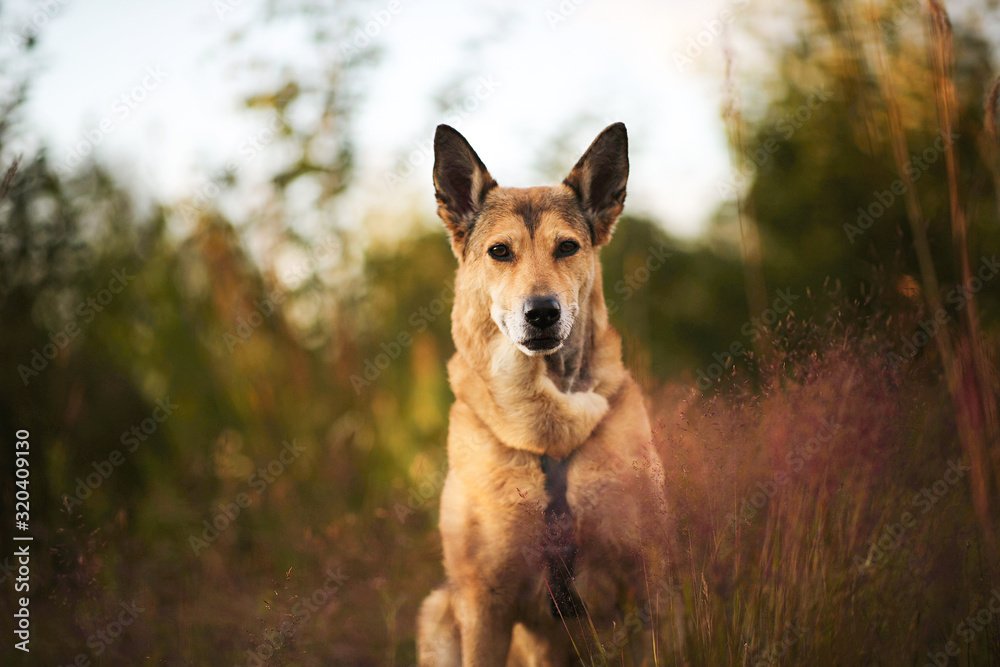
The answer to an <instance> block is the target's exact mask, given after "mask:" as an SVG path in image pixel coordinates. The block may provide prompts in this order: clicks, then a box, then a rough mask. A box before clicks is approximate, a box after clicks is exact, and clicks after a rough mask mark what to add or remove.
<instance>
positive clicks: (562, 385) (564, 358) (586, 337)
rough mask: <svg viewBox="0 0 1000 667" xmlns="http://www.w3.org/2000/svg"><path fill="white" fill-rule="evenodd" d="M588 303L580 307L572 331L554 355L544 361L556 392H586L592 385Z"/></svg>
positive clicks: (591, 339)
mask: <svg viewBox="0 0 1000 667" xmlns="http://www.w3.org/2000/svg"><path fill="white" fill-rule="evenodd" d="M590 311H591V305H590V300H589V299H587V300H585V301H584V302H583V304H581V307H580V310H579V312H578V313H577V316H576V322H574V323H573V331H572V333H570V335H569V338H567V339H566V341H565V342H564V343H563V346H562V347H561V348H559V350H558V351H556V352H553V353H552V354H549V355H547V356H546V357H545V367H546V370H547V371H548V375H549V377H550V378H551V379H552V381H553V382H554V383H555V385H556V387H558V388H559V391H562V392H564V393H569V392H572V391H587V389H589V388H590V386H591V384H593V378H592V376H591V374H590V361H591V356H592V355H593V351H594V338H593V326H592V323H591V321H590V319H591V312H590Z"/></svg>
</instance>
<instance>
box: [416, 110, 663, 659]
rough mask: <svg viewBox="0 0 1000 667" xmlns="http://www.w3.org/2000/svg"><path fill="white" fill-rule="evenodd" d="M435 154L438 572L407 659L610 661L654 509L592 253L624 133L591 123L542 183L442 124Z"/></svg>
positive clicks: (641, 435)
mask: <svg viewBox="0 0 1000 667" xmlns="http://www.w3.org/2000/svg"><path fill="white" fill-rule="evenodd" d="M434 154H435V159H434V187H435V191H436V196H437V201H438V215H439V216H440V217H441V219H442V220H443V221H444V224H445V226H446V227H447V229H448V232H449V233H450V235H451V244H452V249H453V250H454V252H455V255H456V256H457V257H458V263H459V264H458V275H457V277H456V281H455V304H454V310H453V312H452V336H453V337H454V339H455V346H456V348H457V351H456V353H455V356H453V357H452V359H451V361H450V362H449V364H448V373H449V378H450V381H451V387H452V390H453V391H454V393H455V397H456V401H455V404H454V406H453V407H452V409H451V416H450V419H451V422H450V430H449V435H448V464H449V471H448V476H447V480H446V482H445V486H444V490H443V492H442V495H441V519H440V527H441V537H442V540H443V547H444V564H445V570H446V572H447V577H448V581H447V583H446V584H445V585H444V586H443V587H441V588H439V589H438V590H436V591H435V592H433V593H432V594H431V595H430V596H429V597H428V598H427V599H426V600H425V601H424V603H423V606H422V607H421V610H420V617H419V621H418V625H419V627H418V651H419V660H420V664H421V665H426V666H430V665H435V666H436V665H449V666H452V665H454V666H456V667H457V666H458V665H467V666H469V665H476V666H479V665H500V666H502V665H505V664H526V665H527V664H530V665H565V664H569V663H570V662H571V661H573V660H574V656H577V657H580V656H582V657H588V656H589V659H593V660H596V659H598V658H599V657H600V656H601V651H606V650H608V648H607V646H608V644H612V645H613V646H611V647H610V648H611V654H612V655H613V654H615V653H616V652H617V650H618V649H620V648H622V647H623V646H625V645H626V644H628V643H634V642H635V640H636V637H635V635H637V634H642V633H641V632H640V630H642V626H643V625H644V624H645V622H646V621H647V620H648V619H647V618H646V617H644V616H642V614H639V616H638V617H636V616H635V610H636V609H639V605H644V604H646V600H645V594H646V592H647V590H650V589H653V584H651V583H650V579H649V577H650V576H651V575H652V572H654V571H656V570H658V568H657V565H658V563H659V561H660V559H659V558H658V557H652V558H651V557H649V555H648V554H649V551H648V550H644V547H645V546H647V545H648V543H650V542H652V541H653V540H652V539H651V536H652V535H653V534H654V533H656V528H657V526H656V524H657V523H659V521H660V520H661V519H662V518H663V515H664V513H663V488H662V486H663V483H662V468H661V465H660V462H659V459H658V457H657V454H656V452H655V451H654V449H653V447H652V445H651V442H650V441H651V435H650V427H649V420H648V418H647V416H646V410H645V406H644V403H643V397H642V393H641V391H640V390H639V387H638V386H637V385H636V384H635V382H634V381H633V380H632V378H631V377H630V376H629V374H628V372H627V371H626V370H625V368H624V366H623V365H622V359H621V339H620V338H619V336H618V334H617V333H616V332H615V331H614V330H613V329H612V328H611V327H610V325H609V324H608V315H607V309H606V307H605V303H604V292H603V288H602V282H601V265H600V260H599V257H598V251H599V248H600V247H601V246H602V245H604V244H606V243H607V242H608V240H609V239H610V237H611V231H612V228H613V227H614V224H615V221H616V220H617V218H618V215H619V214H620V213H621V211H622V207H623V204H624V200H625V183H626V180H627V178H628V137H627V134H626V131H625V126H624V125H623V124H621V123H616V124H614V125H611V126H610V127H608V128H607V129H605V130H604V131H603V132H602V133H601V134H600V135H599V136H598V137H597V139H595V140H594V143H593V144H591V146H590V148H589V149H587V152H586V153H585V154H584V156H583V157H582V158H580V161H579V162H577V164H576V166H575V167H574V168H573V170H572V171H571V172H570V174H569V176H568V177H567V178H566V180H564V181H563V183H562V184H561V185H558V186H556V187H535V188H501V187H499V186H497V183H496V181H494V180H493V178H492V177H491V176H490V174H489V172H488V171H487V170H486V167H485V166H484V165H483V163H482V161H481V160H480V159H479V156H477V155H476V153H475V151H474V150H473V149H472V147H471V146H470V145H469V143H468V142H467V141H466V140H465V138H464V137H462V135H460V134H459V133H458V132H456V131H455V130H454V129H452V128H451V127H448V126H447V125H441V126H439V127H438V128H437V134H436V136H435V138H434ZM654 553H656V554H659V551H658V550H654ZM654 560H655V561H657V562H652V561H654ZM629 603H631V604H632V605H634V606H633V608H632V609H633V612H632V613H633V617H632V618H631V621H629V619H628V618H626V612H625V609H626V607H627V605H628V604H629ZM643 608H644V609H645V610H646V611H645V612H644V613H647V614H648V613H649V611H648V607H643ZM636 618H638V619H640V620H638V621H637V620H636ZM613 624H614V626H613ZM612 627H615V628H616V632H615V633H614V634H613V635H612V637H611V639H610V641H607V640H606V638H605V639H602V640H601V641H604V644H605V648H603V649H602V648H600V647H597V642H596V641H595V640H597V639H598V635H602V636H603V635H605V634H606V633H607V632H608V631H610V630H611V628H612ZM626 627H627V628H628V630H627V632H623V629H624V628H626ZM508 661H509V662H508Z"/></svg>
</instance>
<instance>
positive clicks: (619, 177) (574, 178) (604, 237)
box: [563, 123, 628, 246]
mask: <svg viewBox="0 0 1000 667" xmlns="http://www.w3.org/2000/svg"><path fill="white" fill-rule="evenodd" d="M627 180H628V132H626V130H625V124H624V123H615V124H614V125H609V126H608V127H606V128H604V131H603V132H601V133H600V134H599V135H597V138H596V139H594V143H592V144H590V148H588V149H587V152H586V153H584V154H583V157H582V158H580V161H579V162H577V163H576V166H575V167H573V171H571V172H569V176H567V177H566V180H564V181H563V183H565V184H566V185H567V186H569V187H570V188H571V189H572V190H573V192H574V193H575V194H576V197H577V200H579V202H580V206H581V208H583V213H584V215H585V216H586V217H587V221H588V222H589V223H590V233H591V240H592V241H593V243H594V245H595V246H600V245H604V244H605V243H607V242H608V241H609V240H611V230H612V228H613V227H614V225H615V221H616V220H618V215H619V214H620V213H621V212H622V208H624V206H625V182H626V181H627Z"/></svg>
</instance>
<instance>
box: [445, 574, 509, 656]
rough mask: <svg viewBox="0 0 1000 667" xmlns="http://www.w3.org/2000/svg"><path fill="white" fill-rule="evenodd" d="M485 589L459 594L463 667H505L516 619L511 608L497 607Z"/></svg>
mask: <svg viewBox="0 0 1000 667" xmlns="http://www.w3.org/2000/svg"><path fill="white" fill-rule="evenodd" d="M491 597H492V596H491V594H490V592H489V591H488V589H487V590H482V587H480V586H475V587H471V586H470V587H468V588H465V589H464V590H459V591H458V595H457V599H456V601H455V603H456V612H457V616H458V623H459V629H460V632H461V635H462V665H463V667H504V665H506V664H507V653H508V652H509V651H510V640H511V633H512V631H513V628H514V619H513V614H512V610H511V607H510V605H501V604H496V603H495V602H494V601H492V600H491V599H490V598H491Z"/></svg>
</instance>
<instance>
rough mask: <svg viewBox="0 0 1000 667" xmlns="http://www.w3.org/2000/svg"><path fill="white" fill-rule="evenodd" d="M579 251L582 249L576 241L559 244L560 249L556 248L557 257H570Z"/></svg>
mask: <svg viewBox="0 0 1000 667" xmlns="http://www.w3.org/2000/svg"><path fill="white" fill-rule="evenodd" d="M579 249H580V244H579V243H577V242H576V241H563V242H562V243H560V244H559V247H558V248H556V256H557V257H569V256H570V255H572V254H573V253H575V252H576V251H577V250H579Z"/></svg>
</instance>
